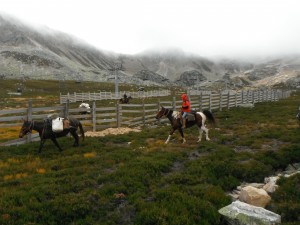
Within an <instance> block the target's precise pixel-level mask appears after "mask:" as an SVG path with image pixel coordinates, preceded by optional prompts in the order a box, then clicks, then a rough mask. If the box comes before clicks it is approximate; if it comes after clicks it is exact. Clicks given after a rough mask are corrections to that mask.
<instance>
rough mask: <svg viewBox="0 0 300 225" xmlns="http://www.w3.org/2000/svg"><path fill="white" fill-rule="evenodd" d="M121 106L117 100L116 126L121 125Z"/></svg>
mask: <svg viewBox="0 0 300 225" xmlns="http://www.w3.org/2000/svg"><path fill="white" fill-rule="evenodd" d="M120 108H121V106H120V104H119V102H117V105H116V117H117V127H118V128H119V127H121V115H120V114H121V112H120V111H121V109H120Z"/></svg>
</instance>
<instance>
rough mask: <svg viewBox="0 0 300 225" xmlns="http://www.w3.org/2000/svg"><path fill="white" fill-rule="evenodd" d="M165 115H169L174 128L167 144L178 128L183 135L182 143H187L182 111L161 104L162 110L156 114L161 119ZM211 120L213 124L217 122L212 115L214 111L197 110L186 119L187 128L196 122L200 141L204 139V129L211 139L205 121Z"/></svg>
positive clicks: (207, 138)
mask: <svg viewBox="0 0 300 225" xmlns="http://www.w3.org/2000/svg"><path fill="white" fill-rule="evenodd" d="M163 116H165V117H167V118H168V119H169V120H170V122H171V125H172V130H171V131H170V133H169V136H168V138H167V140H166V142H165V144H168V143H169V141H170V138H171V136H172V134H173V133H174V132H175V131H176V130H177V129H178V131H179V133H180V135H181V137H182V141H183V142H182V143H185V142H186V140H185V138H184V134H183V128H182V123H181V112H178V111H174V110H172V109H167V108H164V107H162V106H161V108H160V110H159V111H158V113H157V115H156V117H155V118H156V119H160V118H162V117H163ZM206 120H209V121H210V122H212V123H213V124H214V123H215V118H214V116H213V115H212V113H211V112H210V111H208V110H204V111H203V112H195V113H190V115H189V116H188V118H187V121H186V128H189V127H192V126H194V125H195V124H197V126H198V129H199V137H198V141H197V142H200V141H201V139H202V134H203V131H204V132H205V135H206V140H207V141H209V140H210V139H209V137H208V129H207V128H206V127H205V121H206Z"/></svg>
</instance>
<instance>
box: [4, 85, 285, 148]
mask: <svg viewBox="0 0 300 225" xmlns="http://www.w3.org/2000/svg"><path fill="white" fill-rule="evenodd" d="M290 93H291V91H279V90H265V91H241V92H232V91H227V92H221V93H212V92H201V93H199V95H193V93H190V101H191V108H192V109H195V110H198V111H199V110H201V111H202V110H204V109H209V110H211V111H214V110H223V109H225V108H227V109H229V108H232V107H237V106H243V105H245V104H253V105H254V104H255V103H257V102H266V101H277V100H279V99H281V98H287V97H289V96H290ZM141 101H142V102H141V103H140V104H116V105H115V106H113V107H97V105H96V101H94V102H93V104H92V108H91V113H90V114H84V115H82V114H81V113H82V112H84V111H85V109H82V108H70V105H69V101H67V103H65V104H63V105H61V106H57V107H41V108H33V107H32V102H31V100H30V101H29V103H28V108H23V109H12V110H0V129H1V128H8V127H21V125H22V122H21V121H22V119H28V120H43V119H45V118H46V117H47V116H48V115H49V114H53V113H57V114H58V115H60V116H62V117H69V116H72V117H74V118H77V119H79V120H80V121H81V122H82V124H83V125H84V129H85V131H87V130H91V131H99V130H103V129H105V128H109V127H112V128H114V127H115V128H117V127H122V126H129V127H130V126H145V125H147V124H152V123H154V122H156V119H155V115H156V112H157V111H158V109H159V107H160V105H163V106H164V107H167V108H173V109H174V110H179V109H180V108H181V103H182V101H181V99H178V100H176V98H175V97H173V98H172V99H171V100H170V101H161V102H160V101H159V100H158V102H157V103H154V104H144V102H143V100H141ZM164 121H166V119H162V120H161V121H160V122H164ZM37 138H38V137H37V134H32V135H28V136H27V137H26V138H24V139H18V140H12V141H9V142H6V143H3V144H2V145H15V144H22V143H26V142H31V141H33V140H36V139H37Z"/></svg>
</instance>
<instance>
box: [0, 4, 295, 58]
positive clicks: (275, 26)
mask: <svg viewBox="0 0 300 225" xmlns="http://www.w3.org/2000/svg"><path fill="white" fill-rule="evenodd" d="M298 2H299V1H298V0H226V1H225V0H126V1H124V0H109V1H108V0H98V1H94V0H85V1H82V0H80V1H79V0H43V1H40V0H1V8H0V10H1V12H4V13H6V14H10V15H13V16H15V17H17V18H19V19H20V20H22V21H24V22H27V23H30V24H32V25H42V26H47V27H49V28H51V29H55V30H58V31H62V32H65V33H69V34H71V35H74V36H76V37H78V38H80V39H83V40H85V41H86V42H88V43H89V44H92V45H94V46H96V47H98V48H99V49H103V50H108V51H113V52H116V53H124V54H136V53H140V52H143V51H146V50H149V49H160V48H163V49H166V48H177V49H181V50H183V51H185V52H190V53H193V54H197V55H200V56H204V57H235V58H238V57H252V58H253V57H264V56H274V55H283V54H285V55H286V54H300V41H299V40H300V13H299V8H300V7H299V6H300V3H298ZM0 32H1V31H0Z"/></svg>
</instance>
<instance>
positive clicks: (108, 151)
mask: <svg viewBox="0 0 300 225" xmlns="http://www.w3.org/2000/svg"><path fill="white" fill-rule="evenodd" d="M299 102H300V95H299V93H296V94H293V96H292V97H290V98H289V99H284V100H280V101H278V102H266V103H257V104H256V105H255V107H254V108H252V109H249V108H231V109H230V110H223V111H217V112H214V116H215V117H216V120H217V124H216V126H214V127H213V126H212V125H210V124H208V127H209V128H210V133H209V136H210V138H211V141H209V142H208V141H205V140H203V141H202V142H201V143H197V142H196V141H197V136H198V130H197V128H196V127H192V128H189V129H187V130H186V132H185V133H186V139H187V143H186V144H181V139H180V135H179V134H178V133H175V134H174V135H173V137H172V139H171V141H170V143H169V144H168V145H165V144H164V141H165V140H166V138H167V136H168V132H169V130H170V126H169V125H167V124H165V125H158V127H156V128H151V129H150V128H145V129H143V130H142V131H141V132H139V133H133V132H132V133H129V134H123V135H118V136H114V135H109V136H105V137H98V138H91V137H87V138H86V139H85V141H84V142H80V146H79V147H77V148H74V147H72V143H73V139H72V138H69V137H65V138H61V139H58V142H59V143H60V144H61V146H62V148H63V149H64V151H63V152H58V150H57V149H56V147H55V146H54V145H53V144H52V142H51V141H47V142H46V143H45V146H44V148H43V150H42V153H41V154H37V153H36V150H37V149H38V146H39V143H29V144H25V145H20V146H11V147H0V224H16V225H20V224H40V225H45V224H49V225H50V224H53V225H54V224H57V225H58V224H59V225H62V224H70V225H75V224H76V225H79V224H82V225H89V224H90V225H95V224H103V225H113V224H116V225H117V224H118V225H119V224H124V225H125V224H126V225H127V224H136V225H139V224H140V225H150V224H151V225H154V224H161V225H181V224H184V225H192V224H197V225H223V224H224V221H223V220H222V218H221V216H220V214H219V213H218V209H220V208H221V207H224V206H226V205H228V204H230V203H231V199H230V198H229V197H228V196H227V194H226V193H228V192H229V191H231V190H232V189H234V188H235V187H236V186H238V185H240V184H241V183H242V182H263V180H264V178H265V177H267V176H271V175H274V174H276V173H277V172H278V171H283V170H284V169H285V168H286V167H287V165H288V164H290V163H296V162H300V142H299V138H300V127H299V123H298V121H297V120H296V117H295V116H296V113H297V109H298V106H299ZM299 187H300V175H297V176H294V177H293V178H290V179H282V180H280V188H279V189H278V191H276V192H275V193H274V194H273V195H272V199H273V200H272V202H271V203H270V204H269V205H268V206H267V208H268V209H271V210H272V211H274V212H275V213H278V214H280V215H281V216H282V224H284V225H296V224H299V221H300V218H299V215H300V188H299Z"/></svg>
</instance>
